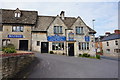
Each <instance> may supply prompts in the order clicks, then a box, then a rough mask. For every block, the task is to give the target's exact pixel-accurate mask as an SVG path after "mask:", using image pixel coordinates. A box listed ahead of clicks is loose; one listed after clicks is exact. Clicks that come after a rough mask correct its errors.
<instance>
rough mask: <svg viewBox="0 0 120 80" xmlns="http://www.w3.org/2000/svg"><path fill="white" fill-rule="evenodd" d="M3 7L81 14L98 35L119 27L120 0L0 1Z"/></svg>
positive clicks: (47, 12) (68, 14)
mask: <svg viewBox="0 0 120 80" xmlns="http://www.w3.org/2000/svg"><path fill="white" fill-rule="evenodd" d="M0 8H2V9H16V8H19V9H22V10H37V11H38V12H39V15H46V16H56V15H59V14H60V12H61V11H65V16H66V17H70V16H71V17H78V16H80V17H81V18H82V19H83V20H84V22H85V23H86V24H87V25H88V26H90V27H91V28H92V27H93V24H92V19H95V21H94V26H95V30H96V32H97V34H96V36H99V35H104V33H105V32H106V31H110V32H113V31H114V30H115V29H118V2H113V1H110V2H87V1H86V2H76V1H74V2H73V1H72V2H54V1H52V2H41V1H39V2H38V1H34V2H32V1H29V2H27V1H26V2H24V1H22V2H21V1H14V0H12V1H11V2H10V1H9V2H8V1H3V2H0Z"/></svg>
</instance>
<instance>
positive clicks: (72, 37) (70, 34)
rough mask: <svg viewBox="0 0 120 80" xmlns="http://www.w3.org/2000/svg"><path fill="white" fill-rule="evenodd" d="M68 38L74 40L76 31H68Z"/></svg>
mask: <svg viewBox="0 0 120 80" xmlns="http://www.w3.org/2000/svg"><path fill="white" fill-rule="evenodd" d="M68 40H69V41H74V33H73V32H70V33H68Z"/></svg>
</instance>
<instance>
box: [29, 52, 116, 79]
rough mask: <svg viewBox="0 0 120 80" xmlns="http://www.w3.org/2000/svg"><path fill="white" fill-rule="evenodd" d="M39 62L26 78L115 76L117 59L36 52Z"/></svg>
mask: <svg viewBox="0 0 120 80" xmlns="http://www.w3.org/2000/svg"><path fill="white" fill-rule="evenodd" d="M36 56H37V57H38V59H39V61H40V62H39V63H38V64H37V65H36V66H35V67H34V69H33V71H32V72H31V74H30V75H29V76H28V78H117V77H118V61H116V60H108V59H101V60H97V59H88V58H80V57H68V56H63V55H55V54H47V53H46V54H40V53H36Z"/></svg>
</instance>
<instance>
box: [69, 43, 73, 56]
mask: <svg viewBox="0 0 120 80" xmlns="http://www.w3.org/2000/svg"><path fill="white" fill-rule="evenodd" d="M68 55H69V56H74V43H68Z"/></svg>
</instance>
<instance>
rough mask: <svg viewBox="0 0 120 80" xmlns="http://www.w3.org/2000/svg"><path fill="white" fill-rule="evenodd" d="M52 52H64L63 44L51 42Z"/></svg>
mask: <svg viewBox="0 0 120 80" xmlns="http://www.w3.org/2000/svg"><path fill="white" fill-rule="evenodd" d="M52 50H64V43H58V42H53V43H52Z"/></svg>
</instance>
